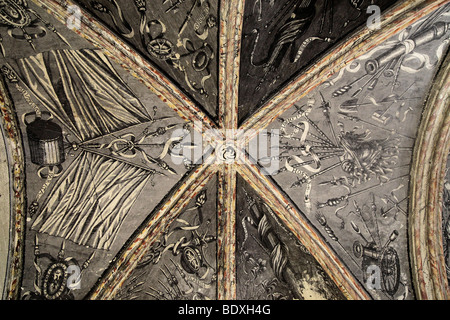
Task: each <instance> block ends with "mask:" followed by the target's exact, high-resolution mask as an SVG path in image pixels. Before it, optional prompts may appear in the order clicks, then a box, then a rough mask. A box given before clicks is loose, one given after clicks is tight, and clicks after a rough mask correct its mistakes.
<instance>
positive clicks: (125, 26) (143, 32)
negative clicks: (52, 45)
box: [76, 0, 218, 118]
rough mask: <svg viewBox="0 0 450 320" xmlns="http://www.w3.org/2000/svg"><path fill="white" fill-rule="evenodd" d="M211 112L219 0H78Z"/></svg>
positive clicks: (214, 96)
mask: <svg viewBox="0 0 450 320" xmlns="http://www.w3.org/2000/svg"><path fill="white" fill-rule="evenodd" d="M76 3H78V4H79V5H80V6H81V7H83V8H84V9H86V10H87V11H88V12H89V13H91V14H92V15H93V16H94V17H96V18H97V19H98V20H99V21H101V22H102V23H104V24H105V25H106V26H107V27H108V28H109V29H110V30H112V31H113V32H114V33H115V34H116V35H118V36H119V37H120V38H121V39H123V40H124V41H126V42H127V43H128V44H129V45H131V47H132V48H133V50H134V51H136V52H139V53H140V54H141V55H142V56H144V57H145V58H146V59H148V60H149V61H151V62H152V63H153V64H154V65H156V66H157V67H158V68H159V69H161V70H163V71H164V72H165V74H166V75H167V76H168V77H169V78H171V79H172V80H173V81H174V82H175V83H176V84H177V85H178V86H179V87H180V88H182V89H183V90H184V92H185V93H187V95H188V96H189V97H191V98H192V100H193V101H194V102H195V103H197V104H199V105H200V106H201V107H203V108H204V110H205V111H206V112H207V113H208V114H209V115H210V116H211V117H212V118H215V117H216V112H217V87H218V85H217V68H218V63H217V57H218V54H217V47H218V0H193V1H181V0H167V1H146V0H136V1H129V0H98V1H97V0H96V1H91V0H77V1H76Z"/></svg>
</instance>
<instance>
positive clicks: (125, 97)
mask: <svg viewBox="0 0 450 320" xmlns="http://www.w3.org/2000/svg"><path fill="white" fill-rule="evenodd" d="M52 3H53V2H52ZM55 3H56V4H55ZM55 3H54V4H52V5H56V6H58V5H61V7H62V8H65V7H64V6H63V5H62V4H61V2H60V1H56V2H55ZM73 4H75V5H76V6H79V7H78V9H79V10H83V11H82V12H84V14H86V15H87V16H88V17H89V18H90V19H93V20H96V21H99V22H100V25H101V26H102V27H104V28H106V29H107V30H110V31H111V32H112V33H113V34H114V35H115V36H116V37H118V39H121V40H122V41H124V42H125V43H126V44H127V45H129V46H130V47H129V48H130V52H132V54H133V57H134V58H135V59H136V60H138V59H141V58H142V59H144V60H145V61H148V62H149V63H150V64H152V65H154V66H155V68H156V69H157V70H161V73H162V77H163V78H164V79H166V78H167V83H170V85H173V86H177V87H179V88H180V90H182V91H183V93H185V94H186V96H187V97H188V98H189V99H191V100H190V101H189V103H192V106H193V107H192V108H193V109H195V110H198V109H197V106H198V107H199V108H200V110H202V111H204V112H205V115H208V116H210V117H211V118H212V119H213V120H217V119H218V112H217V111H218V99H217V97H218V94H219V90H220V89H221V84H219V79H218V70H219V67H220V66H219V53H218V48H219V34H220V32H221V25H220V23H219V21H220V8H221V6H220V1H218V0H189V1H187V0H186V1H184V0H163V1H159V2H156V1H145V0H135V1H125V0H98V1H87V0H77V1H74V2H73ZM369 5H377V6H378V8H379V9H380V10H381V11H380V12H386V11H388V10H389V8H390V6H391V5H394V2H393V1H384V0H380V1H370V2H369V1H340V2H339V3H338V2H337V1H332V0H318V1H312V0H298V1H296V0H282V1H273V0H255V1H246V2H245V6H244V7H245V8H244V11H243V12H242V13H241V14H242V15H243V16H242V17H243V26H242V29H243V30H242V39H238V40H239V42H240V44H241V56H240V65H239V68H240V78H241V79H240V82H239V110H238V113H239V115H238V116H239V121H242V120H244V119H246V118H248V117H250V116H251V115H252V114H253V113H254V112H255V111H256V110H257V109H258V108H259V107H261V106H262V105H263V104H264V103H265V102H267V101H269V100H270V97H271V96H273V95H274V94H275V93H277V92H278V91H279V90H281V89H282V88H283V86H284V85H286V84H287V83H289V82H290V81H292V80H293V79H295V77H296V76H297V75H298V74H300V73H301V72H302V71H304V70H307V69H308V68H310V67H312V66H313V63H314V61H315V60H316V59H317V58H319V57H320V56H321V55H322V54H324V53H325V52H326V51H327V50H329V49H331V48H332V47H333V46H334V45H336V44H339V42H340V41H341V40H342V39H344V38H345V37H346V36H348V35H349V34H351V33H352V32H355V31H356V30H358V28H364V27H365V26H366V22H367V19H368V17H367V8H368V6H369ZM71 8H74V7H71ZM60 20H61V19H60V18H58V17H57V14H56V13H51V12H49V10H46V9H45V7H44V6H41V5H40V2H39V1H37V0H36V1H29V0H28V1H26V0H0V35H1V36H0V71H1V75H2V81H1V96H2V98H1V103H2V106H1V108H2V112H3V113H2V117H3V122H2V139H3V141H2V143H3V142H5V144H1V146H0V148H1V150H3V149H5V150H4V151H2V155H1V157H0V162H1V163H0V170H1V171H0V178H1V179H2V182H3V183H2V186H1V188H0V193H1V194H0V196H1V197H0V203H1V205H2V211H1V212H0V218H1V219H2V221H1V223H0V227H1V228H0V229H1V230H0V235H1V236H2V239H1V240H0V259H1V261H0V277H1V278H0V281H1V283H2V286H0V289H2V291H3V292H1V293H0V294H2V297H3V298H4V299H5V298H6V297H7V296H8V295H9V292H8V288H7V281H6V280H7V279H10V278H11V277H12V276H13V275H11V274H10V273H9V271H8V268H10V267H11V266H14V267H15V268H17V269H18V270H19V271H20V274H18V275H14V277H16V280H17V281H16V283H15V284H14V285H15V286H17V287H19V289H18V296H17V297H16V298H17V299H24V300H73V299H76V300H81V299H84V298H86V297H88V296H89V295H90V294H92V293H93V292H95V290H97V289H98V287H97V286H98V285H99V283H101V282H102V281H103V280H105V277H108V276H109V275H110V273H109V271H111V270H114V268H115V267H123V265H127V266H130V269H127V270H131V271H130V273H129V274H126V276H125V279H124V281H123V282H121V283H120V286H118V287H117V288H113V289H114V294H113V295H114V299H117V300H215V299H217V298H218V297H219V293H218V292H219V291H220V290H221V289H222V288H221V287H220V283H219V282H218V281H219V280H218V278H219V269H220V268H221V267H222V265H221V260H220V259H223V257H221V256H219V253H218V252H219V250H218V246H219V245H220V243H219V239H221V234H219V232H223V230H221V229H220V228H219V225H220V222H221V221H219V219H221V218H222V219H223V217H221V216H220V215H219V213H220V212H222V211H223V209H224V208H220V205H221V201H222V199H219V198H220V192H219V191H218V185H219V182H218V180H219V179H218V178H217V175H218V174H219V173H220V165H217V164H216V163H212V164H211V166H212V167H213V169H211V173H210V174H211V177H210V179H209V180H208V183H206V184H205V185H204V186H203V187H202V189H201V191H199V192H195V193H192V194H189V195H187V197H188V198H189V201H188V202H187V203H188V204H187V205H186V206H184V207H182V208H181V209H180V212H179V213H178V214H177V215H176V216H175V217H173V219H168V220H164V219H161V220H158V221H156V222H155V224H157V223H161V222H160V221H164V223H167V224H164V225H162V226H160V227H161V230H163V231H162V232H160V233H159V234H158V235H157V236H156V238H155V239H156V240H154V241H152V242H151V244H150V245H149V246H148V247H146V248H144V249H143V250H144V251H145V252H144V254H143V255H142V257H140V258H139V259H138V260H137V261H136V263H135V264H134V265H133V264H132V263H130V262H129V261H123V260H121V258H120V257H121V255H122V254H123V253H124V252H127V251H128V250H129V249H130V247H131V246H132V244H133V243H134V242H135V241H137V235H138V234H139V232H140V231H141V230H142V229H143V228H145V227H147V226H148V224H149V223H151V222H152V221H154V220H152V219H156V218H158V212H160V210H162V209H166V204H167V203H168V201H170V200H171V199H173V198H175V197H178V196H179V194H178V191H179V190H184V192H185V193H189V191H186V190H189V189H187V188H185V189H183V187H184V186H185V183H186V181H189V183H192V184H193V185H195V184H196V183H197V184H201V183H202V181H193V182H192V181H190V180H189V179H190V178H191V177H193V176H195V174H198V170H199V169H198V168H199V167H201V165H202V164H199V163H195V162H194V161H193V159H191V158H189V157H187V156H186V154H185V153H182V152H181V153H180V150H182V149H183V150H194V149H196V148H201V147H204V146H202V145H198V144H196V143H195V141H193V142H190V143H186V141H187V140H186V137H188V136H190V135H191V134H193V132H194V130H195V129H194V128H193V126H192V121H190V120H191V119H185V117H181V116H180V114H179V113H177V110H175V109H176V108H174V106H173V105H170V104H168V103H166V101H165V100H164V99H161V97H159V96H158V95H157V94H156V93H155V92H153V91H151V90H149V88H148V87H147V86H146V85H145V84H144V83H142V82H143V81H140V79H139V78H138V77H137V76H135V75H133V74H131V73H130V72H128V70H127V69H126V68H124V67H123V66H122V65H120V64H119V63H117V59H111V56H110V55H109V54H107V52H106V50H103V48H99V47H98V46H96V45H94V44H93V43H92V42H90V41H89V39H87V37H83V36H82V35H80V34H79V33H78V32H77V30H73V29H71V28H68V26H67V25H65V24H64V23H62V22H61V21H60ZM449 39H450V7H449V6H448V5H447V6H442V7H441V8H439V9H437V10H436V11H435V12H433V13H432V14H431V15H429V16H427V17H425V18H424V19H422V20H420V21H418V22H416V23H414V24H412V25H410V26H409V27H408V28H406V29H405V30H400V31H399V32H398V33H397V34H396V35H395V36H394V37H392V38H390V39H388V40H387V41H385V42H384V43H382V44H380V45H378V46H377V47H375V48H373V49H372V50H370V51H369V52H365V53H364V54H363V55H362V56H360V57H359V58H357V59H356V60H354V61H351V62H350V63H349V64H348V65H345V66H343V68H342V69H341V70H340V72H339V73H337V74H335V75H334V76H333V77H332V78H330V79H329V80H328V81H326V82H325V83H323V84H321V85H320V86H319V87H317V88H315V89H314V90H313V91H312V92H311V93H310V94H308V95H307V96H306V97H302V98H299V99H298V101H296V103H295V105H294V106H293V107H292V108H290V109H289V110H288V111H286V112H285V113H283V114H279V115H278V117H277V119H276V121H274V122H273V123H271V124H270V125H269V127H268V128H267V129H268V130H269V132H270V130H272V132H276V133H273V134H272V135H271V136H270V139H278V141H279V142H280V154H279V155H278V156H275V157H273V158H272V159H271V160H272V161H273V160H276V161H279V164H280V168H279V170H278V171H277V172H275V174H274V175H272V176H270V177H269V179H270V180H271V181H273V182H274V184H275V185H276V186H277V188H279V190H281V191H282V192H283V194H286V196H287V197H288V198H289V199H290V200H292V202H293V203H294V204H295V206H296V207H297V208H298V210H299V211H300V212H301V213H302V215H303V216H304V217H305V218H306V220H307V221H308V223H309V224H310V226H311V228H312V229H313V230H314V231H315V232H317V234H318V235H319V236H320V237H321V239H324V240H325V242H326V244H327V245H328V246H329V248H330V251H332V252H333V253H335V254H336V256H337V257H338V259H339V260H340V262H342V263H343V264H344V265H345V266H346V267H347V268H348V270H349V271H350V273H351V274H352V276H354V277H355V278H356V279H357V281H358V282H359V285H360V286H361V288H363V290H366V291H367V292H368V294H369V295H370V297H371V298H372V299H376V300H377V299H378V300H391V299H392V300H394V299H395V300H412V299H415V295H414V286H413V282H412V276H411V271H410V266H411V265H410V260H409V253H408V191H409V190H408V187H409V174H410V167H411V161H412V155H413V152H414V143H415V140H416V135H417V129H418V127H419V123H420V120H421V114H422V111H423V107H424V101H426V98H427V94H428V91H429V88H430V86H431V84H432V81H433V78H434V76H435V74H436V73H437V71H438V70H439V67H440V65H441V63H442V61H443V58H444V56H445V55H446V53H447V50H448V43H449ZM224 54H225V53H224ZM118 59H119V60H120V58H118ZM196 112H197V111H193V113H196ZM15 126H16V127H15ZM12 134H15V137H16V138H17V144H16V145H15V146H16V147H17V148H18V151H17V152H18V154H19V158H20V157H22V160H23V163H22V165H23V170H21V169H20V166H19V167H17V166H16V163H15V162H14V161H16V160H14V159H15V158H14V157H13V153H12V151H11V147H5V148H4V145H5V146H6V145H7V143H6V141H7V138H8V137H10V136H11V135H12ZM13 158H14V159H13ZM13 160H14V161H13ZM265 160H267V159H264V158H261V159H259V161H260V163H259V165H260V167H259V168H261V167H263V163H264V162H265ZM7 164H8V166H9V169H10V170H9V173H8V171H7V170H6V169H7ZM11 168H13V169H12V170H11ZM448 171H449V170H447V178H446V181H445V190H444V191H443V192H444V197H443V199H444V203H443V236H444V243H443V246H444V254H445V257H446V261H447V263H449V261H450V258H449V250H448V248H449V247H448V246H449V243H450V242H449V239H450V236H449V234H450V231H449V230H450V228H449V219H448V218H449V197H450V196H449V194H450V193H449V192H450V187H449V172H448ZM14 174H16V176H15V175H14ZM14 177H18V178H14ZM8 180H9V181H8ZM235 182H236V186H235V189H236V190H235V194H234V196H235V202H233V203H232V205H233V207H232V208H228V207H227V208H226V210H231V212H232V213H233V217H234V218H235V220H236V225H235V228H234V230H233V231H231V232H232V235H233V236H234V238H233V239H234V240H235V247H230V248H228V249H227V250H233V251H232V256H233V257H234V258H235V259H234V260H235V265H236V270H235V278H236V289H235V291H236V292H235V298H236V299H239V300H307V299H313V300H344V299H346V298H347V297H346V295H345V293H344V292H343V291H342V290H341V288H340V286H339V285H338V284H337V283H335V281H334V280H333V277H332V275H330V274H327V272H325V270H324V268H323V266H321V264H320V263H319V262H318V261H317V260H316V259H315V258H314V256H313V254H312V253H311V252H310V250H308V249H307V248H306V247H305V246H304V245H303V244H302V239H298V238H296V237H295V235H294V233H293V232H292V230H289V229H288V227H287V226H285V225H284V224H283V222H282V221H281V220H280V219H279V216H278V215H277V208H274V207H273V206H271V204H270V203H266V202H265V201H264V200H263V197H262V196H261V195H260V194H258V192H257V191H256V190H255V189H253V188H252V186H251V185H250V184H249V183H247V182H246V181H245V179H244V178H242V177H241V176H240V175H238V176H237V178H236V181H235ZM18 183H19V184H20V185H19V186H17V184H18ZM7 189H8V190H7ZM18 195H21V196H22V198H23V199H22V198H21V199H22V200H23V204H24V207H23V212H20V213H19V216H21V217H23V226H22V225H19V224H17V225H14V221H15V220H14V219H16V216H15V213H16V211H14V210H15V208H13V198H14V197H18ZM7 199H9V201H8V200H7ZM227 205H228V204H227ZM9 206H10V208H8V207H9ZM177 209H179V208H178V207H177V204H175V205H174V206H173V207H171V208H169V209H167V211H168V212H169V213H171V212H176V210H177ZM155 217H156V218H155ZM22 227H23V230H22V229H21V228H22ZM158 227H159V225H158ZM11 230H15V231H17V232H18V233H20V234H23V238H20V239H19V242H18V243H15V245H16V246H17V247H14V246H13V245H14V244H13V243H12V240H10V242H9V243H8V241H6V240H4V239H3V238H5V239H8V238H10V239H12V238H13V235H12V231H11ZM22 232H23V233H22ZM152 236H154V235H152ZM17 248H23V252H18V251H17ZM18 255H20V257H23V260H22V262H23V265H22V266H21V267H19V266H18V265H17V264H14V263H13V262H9V261H8V262H4V261H5V260H7V259H8V257H13V256H14V257H17V256H18ZM219 266H220V267H219ZM449 278H450V276H449Z"/></svg>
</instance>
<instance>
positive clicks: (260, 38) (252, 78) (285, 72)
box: [239, 0, 396, 122]
mask: <svg viewBox="0 0 450 320" xmlns="http://www.w3.org/2000/svg"><path fill="white" fill-rule="evenodd" d="M395 2H396V1H385V0H376V1H334V0H283V1H272V0H255V1H246V3H245V4H246V6H245V12H244V24H243V38H242V53H241V70H240V86H239V121H240V122H242V121H243V120H245V118H247V117H248V116H250V115H251V114H252V113H253V112H254V111H256V110H257V109H258V107H261V106H262V105H263V104H264V103H265V102H267V101H268V100H269V99H270V97H271V96H272V95H273V94H275V93H276V92H277V90H279V89H280V88H282V87H283V85H284V84H286V83H287V82H288V81H289V80H290V79H292V78H293V77H294V76H295V75H297V74H298V73H299V72H300V71H301V70H306V69H307V68H308V67H310V66H311V65H312V64H314V61H315V60H316V59H318V58H319V57H320V55H321V54H323V53H324V52H326V51H327V50H328V49H330V48H331V47H332V46H333V45H334V44H336V43H338V42H339V40H342V39H344V38H345V36H347V35H348V34H349V33H351V32H352V31H355V30H356V29H357V28H358V27H365V26H366V24H367V21H371V23H376V20H374V19H375V17H376V16H374V14H377V13H381V12H384V11H385V10H386V9H387V8H389V7H390V6H391V5H393V4H394V3H395ZM369 6H376V7H371V9H369V10H368V7H369ZM373 8H374V9H373ZM373 21H375V22H373Z"/></svg>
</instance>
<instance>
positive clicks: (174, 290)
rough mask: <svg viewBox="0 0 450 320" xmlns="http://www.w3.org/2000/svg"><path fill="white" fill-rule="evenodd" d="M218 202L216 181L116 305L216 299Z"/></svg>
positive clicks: (140, 266) (170, 229)
mask: <svg viewBox="0 0 450 320" xmlns="http://www.w3.org/2000/svg"><path fill="white" fill-rule="evenodd" d="M216 198H217V182H216V179H215V178H212V179H211V181H210V182H209V183H208V184H207V185H206V186H205V187H204V188H203V189H202V190H201V191H200V192H199V193H198V194H197V195H196V196H195V198H194V199H192V201H191V202H190V203H189V204H188V205H187V207H186V209H184V210H183V211H182V212H181V213H180V214H179V215H178V217H177V218H176V219H175V221H173V222H172V224H170V225H168V226H167V228H166V229H165V230H164V231H163V232H162V234H161V236H160V237H159V239H158V240H156V241H155V242H154V243H153V245H152V246H151V247H150V249H149V250H148V251H147V252H146V254H145V255H144V256H143V257H142V259H141V260H140V261H139V262H138V263H137V265H136V267H135V269H134V270H133V271H132V273H131V275H130V276H129V277H128V278H127V280H126V281H125V283H124V284H123V285H122V286H121V288H120V290H119V291H118V292H117V294H116V296H115V299H116V300H215V299H216V298H217V295H216V292H217V283H216V281H217V271H216V270H217V262H216V257H217V219H216V216H217V214H216V212H217V210H216Z"/></svg>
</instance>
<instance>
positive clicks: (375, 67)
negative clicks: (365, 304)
mask: <svg viewBox="0 0 450 320" xmlns="http://www.w3.org/2000/svg"><path fill="white" fill-rule="evenodd" d="M448 12H449V11H448V8H442V9H441V10H438V11H436V12H434V13H433V14H431V15H429V16H428V17H427V18H425V19H423V20H421V21H419V22H417V23H415V24H414V25H412V26H411V27H409V28H408V29H406V30H403V31H401V32H400V33H398V34H397V35H396V36H394V37H393V38H391V39H389V40H387V41H386V42H384V43H382V44H380V45H379V46H377V47H376V48H374V49H373V50H372V51H370V52H367V53H366V54H364V55H363V56H362V57H360V58H358V59H357V60H355V61H353V62H351V63H349V64H348V65H347V66H345V67H344V68H343V69H342V70H341V72H340V73H339V74H337V75H335V76H334V77H332V78H331V79H330V80H329V81H327V82H325V83H324V84H322V85H321V86H320V87H319V88H317V89H316V90H314V91H312V92H311V94H309V95H308V96H307V97H305V98H302V99H300V100H299V101H297V102H296V103H295V105H294V107H292V108H291V109H290V110H289V111H287V112H286V113H285V114H282V115H281V116H280V117H279V118H278V119H277V121H276V122H275V123H273V124H271V125H270V128H269V129H270V130H274V131H271V132H272V139H273V138H275V139H278V138H279V143H280V145H279V148H280V156H279V160H280V168H279V169H278V170H277V171H276V172H275V175H274V176H273V178H274V179H275V181H276V183H277V184H278V185H279V186H280V188H281V189H283V190H284V191H285V192H286V193H287V194H288V196H289V197H290V198H291V199H292V200H293V201H294V203H295V204H296V205H297V206H298V207H299V208H300V210H301V211H302V212H303V213H304V214H305V215H306V217H307V218H308V219H309V220H310V221H311V223H312V224H313V225H314V226H315V227H316V228H317V229H318V230H320V232H321V233H322V235H323V236H324V237H325V239H327V241H328V242H329V244H330V245H331V246H332V247H333V248H334V249H335V250H336V251H337V252H339V255H340V257H341V258H342V259H343V260H344V261H345V262H346V264H347V265H348V266H349V268H350V269H351V270H352V272H354V274H355V275H357V277H358V278H359V279H360V281H361V282H362V283H363V284H364V286H366V287H368V288H369V292H370V294H371V295H372V297H373V298H374V299H413V298H414V294H413V288H412V280H411V275H410V272H409V270H410V265H409V256H408V250H407V247H408V202H409V200H408V199H409V196H408V189H409V176H410V170H411V164H412V156H413V150H414V145H415V140H416V135H417V131H418V128H419V123H420V120H421V115H422V111H423V107H424V101H425V99H426V98H427V94H428V90H429V89H430V84H431V83H432V80H433V78H434V76H435V74H436V72H437V70H438V69H439V67H440V64H441V62H442V59H443V57H444V55H445V54H446V52H447V49H448V43H449V36H450V29H449V27H450V24H449V22H450V21H449V15H448ZM407 45H410V46H407ZM377 272H378V273H379V275H380V276H381V277H380V278H379V280H380V281H378V282H376V281H375V280H376V276H374V275H376V274H377ZM372 281H375V282H372ZM377 286H378V287H377Z"/></svg>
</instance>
